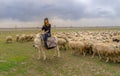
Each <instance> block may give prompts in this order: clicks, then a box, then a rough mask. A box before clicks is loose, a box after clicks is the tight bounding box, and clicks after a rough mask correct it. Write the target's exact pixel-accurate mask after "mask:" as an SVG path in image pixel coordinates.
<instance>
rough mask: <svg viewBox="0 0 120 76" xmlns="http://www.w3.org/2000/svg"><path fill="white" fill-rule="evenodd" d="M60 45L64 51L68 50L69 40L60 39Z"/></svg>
mask: <svg viewBox="0 0 120 76" xmlns="http://www.w3.org/2000/svg"><path fill="white" fill-rule="evenodd" d="M58 45H59V47H60V48H61V49H62V48H64V49H65V50H66V49H67V40H66V39H65V38H58Z"/></svg>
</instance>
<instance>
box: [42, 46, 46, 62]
mask: <svg viewBox="0 0 120 76" xmlns="http://www.w3.org/2000/svg"><path fill="white" fill-rule="evenodd" d="M41 52H42V54H43V60H46V54H45V49H43V48H42V47H41Z"/></svg>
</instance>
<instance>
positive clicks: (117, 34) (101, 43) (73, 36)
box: [56, 31, 120, 62]
mask: <svg viewBox="0 0 120 76" xmlns="http://www.w3.org/2000/svg"><path fill="white" fill-rule="evenodd" d="M56 35H57V37H58V44H61V45H62V46H63V47H65V48H66V49H68V50H71V53H72V54H75V55H83V56H86V55H91V58H94V56H98V57H99V59H100V60H101V59H102V60H105V62H109V61H112V62H119V55H120V31H80V32H68V33H66V32H59V33H56Z"/></svg>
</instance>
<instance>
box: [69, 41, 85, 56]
mask: <svg viewBox="0 0 120 76" xmlns="http://www.w3.org/2000/svg"><path fill="white" fill-rule="evenodd" d="M68 46H69V48H70V49H71V54H76V53H77V54H79V55H80V54H83V55H84V56H85V52H84V50H85V44H84V43H83V42H80V41H77V42H76V41H69V42H68Z"/></svg>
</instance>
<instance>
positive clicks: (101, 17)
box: [0, 0, 120, 27]
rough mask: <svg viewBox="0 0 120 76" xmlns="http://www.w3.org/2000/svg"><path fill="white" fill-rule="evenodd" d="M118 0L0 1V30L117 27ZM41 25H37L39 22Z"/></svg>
mask: <svg viewBox="0 0 120 76" xmlns="http://www.w3.org/2000/svg"><path fill="white" fill-rule="evenodd" d="M119 5H120V0H0V27H5V26H6V27H7V26H9V27H13V26H17V25H19V26H20V25H21V27H22V26H23V25H24V24H25V23H26V24H28V25H26V27H29V26H30V27H32V26H33V25H35V26H38V25H39V24H40V25H42V21H43V19H44V18H45V17H48V18H49V19H50V21H51V23H52V24H54V25H56V26H107V25H108V26H110V25H112V26H113V25H114V26H116V25H117V26H120V21H119V20H120V7H119ZM39 22H40V23H39Z"/></svg>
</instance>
